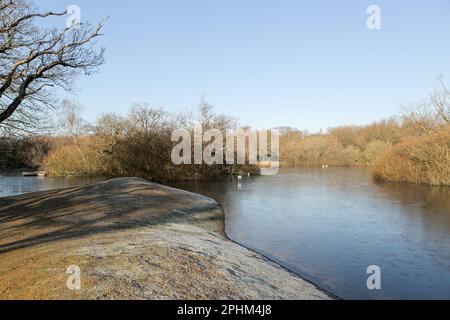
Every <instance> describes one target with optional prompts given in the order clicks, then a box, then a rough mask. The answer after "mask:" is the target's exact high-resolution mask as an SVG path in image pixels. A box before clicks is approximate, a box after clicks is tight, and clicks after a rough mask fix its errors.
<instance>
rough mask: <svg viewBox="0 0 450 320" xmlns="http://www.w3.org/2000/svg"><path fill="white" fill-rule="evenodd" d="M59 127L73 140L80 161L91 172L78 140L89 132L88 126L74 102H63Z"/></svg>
mask: <svg viewBox="0 0 450 320" xmlns="http://www.w3.org/2000/svg"><path fill="white" fill-rule="evenodd" d="M59 125H60V126H61V128H62V129H63V130H64V131H65V133H66V134H68V135H69V136H70V137H72V139H73V143H74V145H75V147H76V148H77V151H78V153H79V154H80V157H81V159H82V160H83V163H84V165H85V167H86V169H87V171H88V172H90V171H91V167H90V165H89V162H88V161H87V159H86V156H85V154H84V152H83V151H82V150H81V147H80V143H79V138H80V137H82V136H83V135H86V134H87V133H88V131H89V125H88V124H87V123H86V122H85V121H84V119H83V118H81V107H80V106H79V105H78V104H76V103H75V102H72V101H69V100H64V102H63V107H62V110H61V115H60V119H59Z"/></svg>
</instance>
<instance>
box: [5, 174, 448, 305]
mask: <svg viewBox="0 0 450 320" xmlns="http://www.w3.org/2000/svg"><path fill="white" fill-rule="evenodd" d="M99 180H102V179H101V178H96V179H93V178H70V179H69V178H23V177H21V176H20V172H9V173H8V174H6V173H5V172H3V173H2V172H0V197H1V196H8V195H15V194H21V193H27V192H32V191H38V190H48V189H55V188H62V187H69V186H81V185H86V184H89V183H93V182H96V181H99ZM174 186H175V187H178V188H182V189H186V190H189V191H193V192H196V193H200V194H204V195H206V196H209V197H212V198H214V199H216V200H217V201H218V202H219V203H220V204H221V205H222V206H223V208H224V210H225V213H226V232H227V234H228V236H229V237H230V238H232V239H233V240H235V241H237V242H239V243H241V244H242V245H245V246H247V247H249V248H252V249H255V250H256V251H258V252H261V253H262V254H264V255H266V256H268V257H269V258H271V259H273V260H275V261H277V262H279V263H280V264H282V265H283V266H285V267H287V268H289V269H290V270H292V271H293V272H296V273H297V274H299V275H301V276H302V277H303V278H305V279H307V280H309V281H311V282H313V283H315V284H317V285H318V286H319V287H321V288H324V289H325V290H327V291H329V292H331V293H333V294H335V295H337V296H339V297H341V298H344V299H381V298H388V299H397V298H399V299H450V188H446V187H441V188H438V187H436V188H433V187H425V186H416V185H406V184H390V183H376V182H374V181H373V178H372V177H371V175H370V173H369V172H368V171H367V170H365V169H342V168H339V169H334V168H329V169H282V170H281V172H280V174H278V175H276V176H272V177H250V178H244V179H243V180H242V181H241V182H238V181H232V180H229V179H227V180H223V181H214V182H206V183H205V182H202V183H196V184H195V183H189V184H186V183H184V184H176V185H174ZM372 265H375V266H379V267H380V269H381V288H382V289H381V290H369V289H368V288H367V279H368V277H369V275H368V274H367V268H368V267H369V266H372Z"/></svg>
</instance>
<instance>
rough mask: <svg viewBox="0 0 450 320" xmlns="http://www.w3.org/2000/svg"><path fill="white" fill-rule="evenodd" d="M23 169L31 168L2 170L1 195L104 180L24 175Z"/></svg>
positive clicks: (79, 185)
mask: <svg viewBox="0 0 450 320" xmlns="http://www.w3.org/2000/svg"><path fill="white" fill-rule="evenodd" d="M22 171H30V170H19V169H18V170H8V171H6V170H0V197H8V196H15V195H19V194H24V193H30V192H37V191H45V190H53V189H61V188H69V187H81V186H85V185H88V184H91V183H95V182H99V181H103V180H104V179H103V178H100V177H46V178H43V177H23V176H22Z"/></svg>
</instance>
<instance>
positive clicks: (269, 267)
mask: <svg viewBox="0 0 450 320" xmlns="http://www.w3.org/2000/svg"><path fill="white" fill-rule="evenodd" d="M70 266H77V267H78V268H79V270H80V271H81V277H80V278H81V289H80V290H69V289H68V286H67V280H68V278H69V277H70V274H67V268H69V267H70ZM0 299H263V300H265V299H329V296H327V295H326V294H325V293H323V292H322V291H321V290H319V289H318V288H316V287H315V286H314V285H312V284H310V283H308V282H306V281H304V280H302V279H301V278H299V277H298V276H296V275H295V274H292V273H290V272H289V271H287V270H286V269H284V268H282V267H280V266H279V265H277V264H275V263H273V262H271V261H269V260H268V259H266V258H264V257H263V256H261V255H260V254H257V253H255V252H253V251H251V250H248V249H246V248H244V247H242V246H240V245H238V244H236V243H234V242H233V241H230V240H228V239H227V238H226V236H225V234H224V217H223V211H222V209H221V208H220V206H219V205H218V204H217V203H216V202H215V201H214V200H212V199H209V198H206V197H203V196H200V195H196V194H192V193H189V192H185V191H180V190H176V189H173V188H169V187H165V186H161V185H158V184H154V183H150V182H148V181H145V180H142V179H136V178H122V179H114V180H110V181H106V182H103V183H100V184H97V185H92V186H87V187H82V188H72V189H64V190H55V191H46V192H39V193H34V194H28V195H23V196H17V197H10V198H0Z"/></svg>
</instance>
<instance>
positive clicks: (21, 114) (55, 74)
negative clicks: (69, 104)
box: [0, 0, 104, 131]
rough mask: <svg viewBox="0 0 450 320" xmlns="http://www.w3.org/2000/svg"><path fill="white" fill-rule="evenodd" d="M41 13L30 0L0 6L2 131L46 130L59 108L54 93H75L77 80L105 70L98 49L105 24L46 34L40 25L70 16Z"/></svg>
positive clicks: (2, 1) (4, 0)
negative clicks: (50, 115)
mask: <svg viewBox="0 0 450 320" xmlns="http://www.w3.org/2000/svg"><path fill="white" fill-rule="evenodd" d="M66 14H67V12H66V11H63V12H51V11H47V12H41V11H40V10H39V9H38V8H36V7H35V6H34V5H33V3H32V2H30V1H28V0H0V129H3V130H5V129H7V130H9V129H11V130H16V131H17V130H19V131H24V130H25V131H31V130H34V129H37V128H42V126H43V125H44V123H45V121H44V119H46V118H48V117H46V116H48V113H49V110H50V109H51V108H53V107H55V106H56V101H57V99H56V95H55V92H56V91H55V89H57V88H62V89H64V90H70V89H71V88H72V85H73V80H74V79H76V77H77V76H78V75H80V74H81V73H84V74H86V75H89V74H90V73H92V72H94V71H95V70H96V69H97V67H98V66H100V65H101V64H103V62H104V59H103V51H104V50H103V49H99V50H97V49H96V48H95V40H96V38H98V37H99V36H100V35H101V30H102V28H103V21H102V22H100V23H99V24H98V25H97V26H96V27H92V26H90V25H89V24H79V25H75V26H73V27H67V28H59V29H58V28H52V29H45V28H42V27H39V26H38V22H39V21H37V20H38V19H48V18H51V17H59V16H64V15H66Z"/></svg>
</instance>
